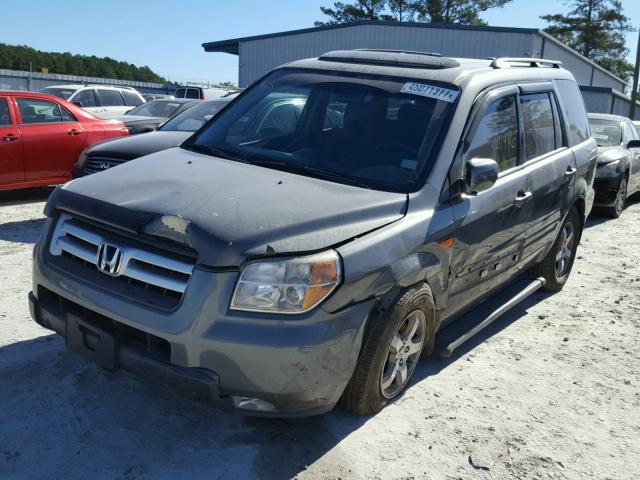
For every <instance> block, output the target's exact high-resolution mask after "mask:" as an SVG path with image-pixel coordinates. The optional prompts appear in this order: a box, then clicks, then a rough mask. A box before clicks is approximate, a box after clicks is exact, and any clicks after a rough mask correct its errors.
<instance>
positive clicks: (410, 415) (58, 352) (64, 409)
mask: <svg viewBox="0 0 640 480" xmlns="http://www.w3.org/2000/svg"><path fill="white" fill-rule="evenodd" d="M47 193H48V192H47V191H35V192H27V193H24V192H23V193H20V194H11V195H7V194H4V195H2V196H0V292H2V293H1V301H0V478H20V479H40V478H48V479H58V478H60V479H62V478H64V479H72V478H86V477H87V476H91V477H92V478H95V479H100V478H125V479H146V478H149V479H163V478H258V479H281V478H291V477H298V478H304V479H339V478H340V479H352V478H366V479H369V478H381V479H386V478H392V479H399V478H416V479H422V478H425V479H514V478H518V479H530V478H531V479H632V478H633V479H635V478H638V459H640V390H639V388H638V387H639V386H640V343H639V342H638V334H639V333H640V204H635V205H631V206H630V207H629V208H628V209H627V210H626V211H625V213H624V214H623V216H622V217H621V218H620V219H619V220H616V221H611V220H610V221H605V220H603V219H600V218H597V217H594V218H593V219H591V220H589V222H588V226H587V227H588V228H587V230H586V232H585V235H584V237H583V242H582V245H581V247H580V249H579V251H578V257H577V260H576V263H575V266H574V270H573V274H572V276H571V279H570V280H569V282H568V284H567V286H566V288H565V289H564V290H563V291H562V292H560V293H558V294H556V295H546V294H535V295H533V296H532V297H530V299H529V300H527V301H526V302H525V303H523V304H522V305H521V306H519V307H517V308H516V309H515V310H513V311H511V312H509V313H508V314H506V315H505V316H504V317H502V319H500V320H499V321H498V322H496V323H495V324H494V325H492V326H491V327H490V328H489V329H488V330H487V331H486V332H485V333H483V334H481V336H480V337H479V338H476V339H473V340H472V341H471V342H470V343H469V344H467V345H465V346H464V347H461V349H460V350H459V351H456V353H455V355H454V356H453V357H452V358H449V359H439V360H431V361H429V360H427V361H423V362H422V364H421V365H420V366H419V367H418V369H417V371H416V373H415V375H414V382H413V385H412V386H411V388H410V389H409V390H408V392H407V393H406V394H405V395H404V396H403V397H402V398H401V399H400V400H399V401H397V402H396V403H395V404H394V405H391V406H390V407H388V408H387V409H385V410H384V411H382V412H381V413H380V414H378V415H375V416H371V417H365V418H358V417H352V416H349V415H347V414H345V413H343V412H339V411H338V412H333V413H330V414H327V415H324V416H321V417H316V418H311V419H306V420H301V421H282V420H267V419H251V418H245V417H243V416H242V415H240V414H237V413H234V414H229V413H224V412H220V411H218V410H216V409H214V408H211V407H209V406H208V405H204V404H199V403H195V402H191V401H189V400H185V399H183V398H180V397H179V396H177V395H175V394H172V393H169V392H166V391H164V390H163V389H161V388H160V387H158V386H157V385H155V384H153V383H151V382H149V381H146V380H142V379H140V378H138V377H135V376H133V375H131V374H129V373H127V372H123V371H119V372H116V373H107V372H105V371H103V370H101V369H99V368H97V367H95V366H94V365H93V364H91V363H89V362H87V361H85V360H84V359H82V358H81V357H78V356H76V355H75V354H72V353H69V352H67V351H66V350H65V347H64V343H63V341H62V340H61V338H59V337H57V336H55V335H53V334H51V333H50V332H49V331H47V330H45V329H42V328H40V327H39V326H37V325H36V324H35V323H34V322H33V321H31V319H30V318H29V312H28V308H27V301H26V297H27V292H28V291H29V290H30V288H31V277H30V270H31V249H32V245H33V242H34V241H35V240H36V238H37V236H38V234H39V230H40V228H41V226H42V208H43V205H44V203H43V202H44V199H45V198H46V195H47Z"/></svg>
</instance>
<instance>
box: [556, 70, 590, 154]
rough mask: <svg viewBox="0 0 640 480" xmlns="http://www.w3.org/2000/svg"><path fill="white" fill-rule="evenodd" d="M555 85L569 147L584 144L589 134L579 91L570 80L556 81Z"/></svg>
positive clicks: (585, 111)
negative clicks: (558, 93) (558, 94)
mask: <svg viewBox="0 0 640 480" xmlns="http://www.w3.org/2000/svg"><path fill="white" fill-rule="evenodd" d="M555 83H556V86H557V87H558V91H559V92H560V100H561V103H562V116H563V117H564V121H565V122H566V129H567V137H568V139H569V146H573V145H576V144H578V143H580V142H584V141H585V140H587V139H588V138H589V137H590V136H591V133H590V131H589V120H588V119H587V110H586V109H585V106H584V100H583V98H582V94H581V93H580V89H579V88H578V85H577V84H576V82H573V81H571V80H556V81H555Z"/></svg>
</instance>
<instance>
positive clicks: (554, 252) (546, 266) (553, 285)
mask: <svg viewBox="0 0 640 480" xmlns="http://www.w3.org/2000/svg"><path fill="white" fill-rule="evenodd" d="M581 231H582V222H580V214H579V213H578V210H577V209H576V207H571V210H569V213H567V216H566V217H565V219H564V222H563V223H562V227H560V232H559V233H558V236H557V237H556V241H555V242H553V247H551V250H549V253H547V256H546V257H544V259H543V260H542V261H541V262H540V263H538V264H537V265H536V266H535V267H533V268H532V269H531V273H533V274H534V275H535V276H537V277H543V278H544V279H545V280H546V284H545V286H544V287H543V289H544V290H546V291H548V292H558V291H560V290H562V287H564V284H565V283H567V280H568V279H569V274H570V273H571V268H572V267H573V261H574V260H575V258H576V250H577V247H578V241H579V239H580V234H581ZM569 235H570V236H571V238H569ZM563 247H564V248H563Z"/></svg>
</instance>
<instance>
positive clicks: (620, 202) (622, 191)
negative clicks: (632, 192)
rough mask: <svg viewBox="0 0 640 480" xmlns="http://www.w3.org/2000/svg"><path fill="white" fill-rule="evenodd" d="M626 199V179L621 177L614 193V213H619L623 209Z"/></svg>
mask: <svg viewBox="0 0 640 480" xmlns="http://www.w3.org/2000/svg"><path fill="white" fill-rule="evenodd" d="M626 201H627V179H626V178H624V177H622V178H621V179H620V187H618V194H617V195H616V204H615V208H616V214H618V215H620V214H621V213H622V210H623V209H624V204H625V202H626Z"/></svg>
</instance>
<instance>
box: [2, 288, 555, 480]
mask: <svg viewBox="0 0 640 480" xmlns="http://www.w3.org/2000/svg"><path fill="white" fill-rule="evenodd" d="M547 297H548V295H547V294H542V293H537V294H534V295H532V296H531V297H529V298H528V299H527V300H525V301H523V302H522V303H521V304H520V305H518V306H516V307H515V308H514V309H512V310H511V311H509V312H507V313H506V314H504V315H503V316H502V317H500V318H499V319H498V320H496V321H495V322H494V323H493V324H491V325H490V326H488V327H487V328H486V329H485V330H483V331H482V332H481V333H480V334H478V335H477V336H476V337H474V338H472V339H471V340H469V341H468V342H467V343H466V344H464V345H462V346H461V347H460V348H459V349H457V350H456V351H455V352H454V354H453V355H452V356H451V357H449V358H431V359H423V360H422V361H421V363H420V365H419V366H418V368H417V370H416V372H415V374H414V379H413V384H414V385H415V384H416V383H421V382H428V381H429V377H431V376H434V375H437V374H439V373H441V372H443V370H445V369H446V368H447V367H448V366H450V365H451V364H453V363H455V362H456V361H458V360H459V359H460V358H461V357H463V356H464V355H466V354H467V353H469V352H470V351H472V350H473V349H475V348H476V347H477V346H478V345H480V344H481V343H482V342H484V341H485V340H487V339H488V338H490V337H492V336H493V335H495V334H497V333H499V332H500V331H501V330H503V329H504V328H506V327H508V326H509V325H511V324H512V323H513V322H515V321H517V320H518V319H520V318H522V317H523V316H524V315H525V314H526V313H527V310H528V309H529V308H530V307H531V306H533V305H534V304H536V303H537V302H539V301H541V300H544V299H545V298H547ZM26 372H28V373H26ZM445 374H446V372H445ZM0 378H1V379H2V382H1V383H2V385H3V388H2V389H0V438H4V439H8V441H5V442H4V443H5V445H4V446H3V448H2V450H3V451H4V452H7V455H9V457H7V459H6V467H7V468H9V470H8V472H7V473H9V474H13V475H17V476H20V475H22V476H25V475H26V476H30V475H32V474H33V476H35V477H38V473H39V470H38V468H42V474H43V475H44V476H46V475H48V474H50V473H51V472H55V471H56V468H62V465H61V464H60V463H59V459H60V458H64V459H65V464H64V465H65V466H64V471H65V472H66V473H67V474H68V476H69V477H70V478H75V477H76V476H80V475H81V473H80V472H83V474H84V472H85V471H86V470H85V469H86V468H87V466H89V465H90V468H91V469H93V470H94V471H100V472H105V471H107V470H108V471H110V472H112V473H113V476H114V477H119V476H123V477H126V476H127V472H131V471H132V470H131V469H133V470H135V472H136V475H137V476H139V477H141V478H147V477H148V478H169V477H170V476H172V475H177V476H178V477H181V478H204V477H209V476H211V477H214V478H216V477H217V478H226V477H231V476H233V477H235V478H258V479H261V480H271V479H282V478H292V477H295V476H296V475H297V474H299V473H301V472H304V470H305V469H306V468H307V467H308V466H309V465H312V464H316V463H317V462H321V463H322V464H325V463H326V464H327V465H329V464H330V465H331V466H332V468H333V469H334V470H333V471H336V470H335V469H336V468H337V469H338V470H340V471H341V472H342V473H343V475H341V476H342V478H353V477H355V476H356V475H355V473H352V470H351V469H352V468H353V467H354V465H353V464H352V463H351V462H352V459H351V458H350V457H349V456H348V454H347V453H345V452H343V451H342V450H341V449H340V448H339V447H338V445H339V443H340V442H341V441H342V440H343V439H344V438H345V437H347V436H348V435H350V434H351V433H353V432H354V431H356V430H358V429H359V428H360V427H361V426H362V425H364V424H365V423H366V422H367V421H369V420H371V419H372V418H373V417H371V416H370V417H357V416H353V415H350V414H347V413H346V412H343V411H340V410H336V411H333V412H331V413H328V414H325V415H321V416H318V417H312V418H307V419H297V420H286V419H270V418H252V417H245V416H243V415H241V414H239V413H237V412H235V413H233V412H232V413H229V412H223V411H220V410H218V409H216V408H215V407H213V406H211V405H208V404H203V403H199V402H195V401H192V400H189V399H186V398H184V397H181V396H180V395H179V394H176V393H173V392H171V391H167V390H166V389H164V388H163V387H162V386H160V385H158V384H156V383H154V382H151V381H148V380H146V379H144V378H141V377H138V376H135V375H133V374H130V373H128V372H124V371H118V372H106V371H104V370H102V369H100V368H98V367H96V366H95V365H94V364H92V363H91V362H89V361H87V360H85V359H84V358H82V357H80V356H78V355H76V354H74V353H71V352H68V351H67V350H66V348H65V346H64V341H63V339H62V338H61V337H59V336H57V335H54V334H51V335H45V336H43V337H39V338H36V339H32V340H27V341H22V342H17V343H14V344H10V345H7V346H4V347H1V348H0ZM7 386H8V387H7ZM411 390H412V388H409V390H408V392H407V393H408V394H411ZM429 398H430V397H428V396H427V397H425V399H424V400H425V401H426V402H428V401H429ZM16 419H20V420H19V421H18V420H16ZM25 432H26V433H25ZM336 447H338V448H336ZM0 453H2V452H0ZM1 460H2V458H0V461H1ZM34 465H39V466H41V467H37V468H36V467H34ZM195 465H197V467H198V468H197V472H198V474H195V472H194V471H193V470H192V467H193V466H195ZM316 468H317V465H316ZM172 472H173V473H172ZM189 472H191V474H189Z"/></svg>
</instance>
